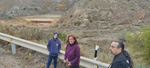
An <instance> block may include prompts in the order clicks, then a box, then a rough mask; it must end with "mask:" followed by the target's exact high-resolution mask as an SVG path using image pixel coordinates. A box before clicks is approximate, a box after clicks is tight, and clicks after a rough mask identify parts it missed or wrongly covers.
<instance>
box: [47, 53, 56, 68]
mask: <svg viewBox="0 0 150 68" xmlns="http://www.w3.org/2000/svg"><path fill="white" fill-rule="evenodd" d="M57 58H58V56H51V55H49V57H48V62H47V65H46V68H49V67H50V65H51V62H52V59H53V60H54V68H56V67H57Z"/></svg>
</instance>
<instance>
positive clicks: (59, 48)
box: [58, 41, 61, 53]
mask: <svg viewBox="0 0 150 68" xmlns="http://www.w3.org/2000/svg"><path fill="white" fill-rule="evenodd" d="M58 50H59V51H58V52H59V53H60V50H61V42H60V41H59V47H58Z"/></svg>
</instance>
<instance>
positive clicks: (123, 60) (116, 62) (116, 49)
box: [108, 41, 133, 68]
mask: <svg viewBox="0 0 150 68" xmlns="http://www.w3.org/2000/svg"><path fill="white" fill-rule="evenodd" d="M110 51H111V53H112V54H113V55H114V58H113V61H112V63H111V64H110V66H109V67H108V68H133V61H132V60H131V58H130V55H129V53H128V52H127V51H126V50H124V44H123V43H122V42H121V41H113V42H112V43H111V46H110Z"/></svg>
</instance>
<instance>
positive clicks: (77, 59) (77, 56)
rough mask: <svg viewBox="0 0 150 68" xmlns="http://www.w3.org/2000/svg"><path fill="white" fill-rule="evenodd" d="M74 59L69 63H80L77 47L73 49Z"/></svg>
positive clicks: (78, 48)
mask: <svg viewBox="0 0 150 68" xmlns="http://www.w3.org/2000/svg"><path fill="white" fill-rule="evenodd" d="M75 54H76V55H75V56H76V57H75V59H73V60H72V61H71V64H74V63H76V62H79V61H80V47H79V46H78V47H76V49H75Z"/></svg>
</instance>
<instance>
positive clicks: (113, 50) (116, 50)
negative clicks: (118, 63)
mask: <svg viewBox="0 0 150 68" xmlns="http://www.w3.org/2000/svg"><path fill="white" fill-rule="evenodd" d="M118 45H119V43H118V42H112V43H111V46H110V48H109V49H110V51H111V53H112V54H113V55H117V54H119V53H120V52H121V48H118Z"/></svg>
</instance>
